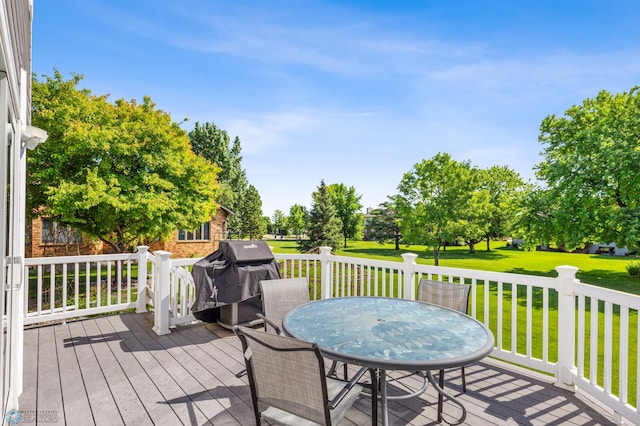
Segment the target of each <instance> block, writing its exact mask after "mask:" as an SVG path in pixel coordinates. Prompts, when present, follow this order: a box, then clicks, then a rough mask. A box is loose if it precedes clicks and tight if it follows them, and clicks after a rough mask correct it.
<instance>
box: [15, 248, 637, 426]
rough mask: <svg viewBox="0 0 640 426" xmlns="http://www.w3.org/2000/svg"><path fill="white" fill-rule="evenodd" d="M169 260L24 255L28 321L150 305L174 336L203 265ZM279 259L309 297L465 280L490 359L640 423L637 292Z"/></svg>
mask: <svg viewBox="0 0 640 426" xmlns="http://www.w3.org/2000/svg"><path fill="white" fill-rule="evenodd" d="M170 255H171V253H168V252H162V251H157V252H155V253H153V254H151V253H148V252H147V247H144V246H142V247H139V248H138V253H135V254H127V255H105V256H75V257H60V258H39V259H28V260H27V261H26V262H25V263H26V267H25V282H28V283H29V291H28V292H26V293H27V294H30V296H29V298H28V300H27V301H26V302H28V304H27V306H29V309H28V310H27V311H26V315H25V324H31V323H36V322H42V321H49V320H60V319H65V318H70V317H77V316H84V315H92V314H96V313H104V312H110V311H120V310H123V309H130V308H136V311H137V312H143V311H145V310H146V308H147V306H152V307H153V310H154V330H155V331H156V333H158V334H165V333H170V332H171V328H172V327H174V326H176V325H178V324H182V323H186V322H191V321H194V320H195V319H194V316H193V314H192V313H191V306H192V304H193V302H194V297H195V288H194V283H193V279H192V277H191V273H190V270H191V267H192V266H193V264H194V263H196V262H197V261H198V260H200V259H171V258H170ZM275 257H276V259H277V260H278V261H279V263H280V272H281V275H282V276H283V277H306V278H307V279H308V281H309V284H310V293H311V297H312V299H320V298H329V297H340V296H356V295H357V296H383V297H401V298H405V299H415V296H416V291H417V285H418V282H419V280H420V279H421V278H428V279H434V280H440V281H448V282H458V283H466V284H470V285H471V296H470V306H469V314H470V315H471V316H472V317H474V318H477V319H478V320H480V321H481V322H483V323H484V324H486V325H487V326H488V327H489V328H490V329H491V330H492V331H493V333H494V335H495V342H496V346H495V348H494V350H493V352H492V354H491V356H493V357H495V358H498V359H501V360H505V361H508V362H512V363H515V364H518V365H522V366H524V367H528V368H533V369H536V370H539V371H543V372H546V373H548V374H551V375H553V376H554V377H555V378H556V384H557V385H558V386H563V387H567V388H569V389H574V388H575V387H579V388H580V389H583V390H584V391H586V392H587V393H589V394H591V395H592V396H593V397H595V398H596V399H598V400H600V401H602V402H603V403H605V404H606V405H607V406H609V407H611V408H612V409H613V411H614V412H615V413H616V414H615V416H616V418H615V420H616V421H617V422H621V421H622V419H623V418H624V419H627V420H628V421H630V422H631V423H634V424H640V414H639V413H638V409H637V407H638V406H639V404H640V388H639V387H638V382H639V380H638V378H639V377H640V363H639V359H640V324H639V318H638V317H639V315H638V312H639V311H640V296H635V295H631V294H628V293H621V292H617V291H612V290H608V289H606V288H602V287H597V286H592V285H589V284H583V283H580V282H579V281H578V280H577V279H576V272H577V268H574V267H570V266H560V267H558V268H557V269H556V271H557V272H558V276H557V277H555V278H550V277H539V276H532V275H521V274H512V273H502V272H487V271H478V270H469V269H461V268H448V267H436V266H428V265H418V264H416V262H415V260H416V258H417V255H415V254H404V255H403V256H402V258H403V259H402V261H401V262H394V261H380V260H371V259H361V258H352V257H346V256H335V255H331V254H330V249H329V248H322V249H321V252H320V253H319V254H300V255H297V254H275ZM52 271H54V272H55V273H53V274H52V273H51V272H52ZM97 277H100V279H98V278H97ZM62 283H67V284H66V285H62ZM51 295H55V297H54V298H53V299H52V298H51ZM87 300H88V302H87Z"/></svg>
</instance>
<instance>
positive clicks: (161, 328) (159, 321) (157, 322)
mask: <svg viewBox="0 0 640 426" xmlns="http://www.w3.org/2000/svg"><path fill="white" fill-rule="evenodd" d="M153 254H154V255H155V256H156V288H155V300H154V302H153V308H154V310H155V312H154V314H153V331H155V332H156V334H159V335H162V334H167V333H171V330H169V281H170V277H169V274H170V270H171V259H170V257H171V253H169V252H168V251H163V250H158V251H156V252H154V253H153Z"/></svg>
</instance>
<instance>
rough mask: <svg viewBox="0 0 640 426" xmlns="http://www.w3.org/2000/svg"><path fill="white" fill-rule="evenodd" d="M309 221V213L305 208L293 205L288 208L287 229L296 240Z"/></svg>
mask: <svg viewBox="0 0 640 426" xmlns="http://www.w3.org/2000/svg"><path fill="white" fill-rule="evenodd" d="M308 221H309V212H308V211H307V208H306V207H305V206H302V205H300V204H294V205H292V206H291V207H290V208H289V220H288V222H289V228H290V231H291V232H293V233H294V234H295V235H296V239H298V240H299V239H300V235H301V234H303V233H304V232H305V230H306V229H307V222H308Z"/></svg>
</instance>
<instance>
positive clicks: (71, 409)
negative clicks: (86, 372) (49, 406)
mask: <svg viewBox="0 0 640 426" xmlns="http://www.w3.org/2000/svg"><path fill="white" fill-rule="evenodd" d="M52 328H53V329H54V331H55V336H56V350H57V353H58V363H59V369H60V384H61V387H62V400H63V401H64V413H61V415H63V416H64V424H67V425H78V426H83V425H86V424H89V423H91V422H93V416H92V415H91V406H90V404H89V398H88V396H87V389H86V388H85V386H84V382H83V380H82V374H81V372H80V364H79V363H78V358H77V357H76V353H75V349H74V347H73V345H72V344H71V343H70V342H71V333H70V332H69V326H68V325H66V324H60V325H56V326H55V327H52Z"/></svg>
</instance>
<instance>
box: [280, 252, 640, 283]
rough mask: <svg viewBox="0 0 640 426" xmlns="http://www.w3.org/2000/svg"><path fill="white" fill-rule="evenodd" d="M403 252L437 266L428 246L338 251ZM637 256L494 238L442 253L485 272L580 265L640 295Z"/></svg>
mask: <svg viewBox="0 0 640 426" xmlns="http://www.w3.org/2000/svg"><path fill="white" fill-rule="evenodd" d="M268 243H269V245H270V246H272V247H273V251H274V253H300V252H299V251H298V245H297V243H296V241H295V240H268ZM402 253H415V254H417V255H418V259H417V262H418V263H421V264H425V265H433V250H432V249H430V248H428V247H425V246H418V245H413V246H404V245H402V246H400V250H398V251H396V250H394V246H393V245H392V244H384V245H380V244H378V243H376V242H371V241H349V242H348V243H347V247H346V248H341V249H339V250H338V251H337V254H339V255H343V256H352V257H363V258H369V259H378V260H393V261H401V260H402V258H401V257H400V255H401V254H402ZM634 259H638V258H637V257H635V256H627V257H625V256H609V255H598V254H577V253H558V252H546V251H525V250H517V249H513V248H510V247H507V246H506V243H505V242H503V241H494V242H493V243H492V245H491V251H486V243H481V244H478V245H477V246H476V253H474V254H472V253H469V247H467V246H456V247H447V249H446V251H441V252H440V266H449V267H454V268H466V269H478V270H483V271H496V272H513V273H516V274H528V275H542V276H547V277H555V276H556V275H557V273H556V271H555V268H556V266H560V265H571V266H575V267H577V268H579V271H578V278H579V279H580V281H582V282H584V283H587V284H594V285H598V286H601V287H606V288H611V289H615V290H620V291H626V292H629V293H634V294H640V279H638V277H637V276H636V277H631V276H630V275H629V274H628V273H627V270H626V269H625V266H626V265H627V263H629V262H630V261H631V260H634Z"/></svg>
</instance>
